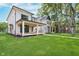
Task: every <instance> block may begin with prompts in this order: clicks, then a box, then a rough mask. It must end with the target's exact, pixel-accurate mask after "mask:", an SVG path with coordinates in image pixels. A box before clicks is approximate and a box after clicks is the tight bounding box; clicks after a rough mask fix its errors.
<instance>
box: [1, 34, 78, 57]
mask: <svg viewBox="0 0 79 59" xmlns="http://www.w3.org/2000/svg"><path fill="white" fill-rule="evenodd" d="M53 35H54V34H53ZM77 36H78V35H77ZM0 55H2V56H5V55H6V56H79V40H78V39H77V40H76V39H68V38H63V37H55V36H45V35H38V36H30V37H22V38H19V37H14V36H12V35H8V34H6V33H0Z"/></svg>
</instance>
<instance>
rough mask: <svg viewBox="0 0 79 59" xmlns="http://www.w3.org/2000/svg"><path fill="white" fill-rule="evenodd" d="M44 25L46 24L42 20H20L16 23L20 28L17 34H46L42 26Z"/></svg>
mask: <svg viewBox="0 0 79 59" xmlns="http://www.w3.org/2000/svg"><path fill="white" fill-rule="evenodd" d="M43 25H45V24H43V23H40V22H35V21H25V20H19V21H17V23H16V26H17V27H18V29H19V31H17V35H20V36H29V35H38V34H44V31H43V28H42V26H43Z"/></svg>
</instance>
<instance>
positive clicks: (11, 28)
mask: <svg viewBox="0 0 79 59" xmlns="http://www.w3.org/2000/svg"><path fill="white" fill-rule="evenodd" d="M9 27H10V32H12V30H13V25H12V24H9Z"/></svg>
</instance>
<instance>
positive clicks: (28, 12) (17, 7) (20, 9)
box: [7, 6, 34, 19]
mask: <svg viewBox="0 0 79 59" xmlns="http://www.w3.org/2000/svg"><path fill="white" fill-rule="evenodd" d="M14 8H17V9H19V10H22V11H25V12H27V13H30V14H32V15H34V14H33V13H31V12H29V11H27V10H24V9H22V8H19V7H16V6H12V8H11V11H12V10H13V9H14ZM11 11H10V13H11ZM10 13H9V15H10ZM9 15H8V17H9ZM8 17H7V19H8Z"/></svg>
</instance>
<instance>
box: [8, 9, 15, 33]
mask: <svg viewBox="0 0 79 59" xmlns="http://www.w3.org/2000/svg"><path fill="white" fill-rule="evenodd" d="M9 24H12V25H13V30H12V34H15V11H14V10H12V11H11V13H10V15H9V17H8V33H10V27H9Z"/></svg>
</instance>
